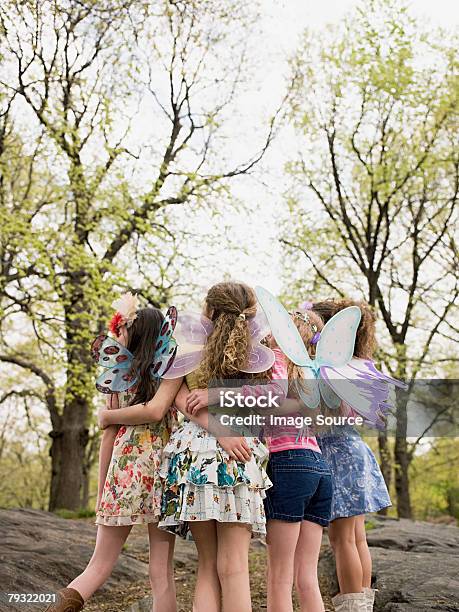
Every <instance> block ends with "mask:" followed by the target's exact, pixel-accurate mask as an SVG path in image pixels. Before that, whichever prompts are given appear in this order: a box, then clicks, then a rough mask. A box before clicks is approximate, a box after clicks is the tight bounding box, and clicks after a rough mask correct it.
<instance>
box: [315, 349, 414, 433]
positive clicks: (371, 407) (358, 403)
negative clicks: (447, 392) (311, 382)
mask: <svg viewBox="0 0 459 612" xmlns="http://www.w3.org/2000/svg"><path fill="white" fill-rule="evenodd" d="M320 374H321V376H322V377H323V379H324V380H325V381H326V382H327V383H328V384H329V385H330V387H331V388H332V389H333V391H334V392H335V393H336V394H337V395H338V396H339V397H340V398H341V399H342V400H343V401H344V402H346V403H347V404H348V405H349V406H350V407H351V408H352V409H353V410H355V411H356V412H357V413H358V414H360V416H362V417H363V418H364V419H365V421H366V422H367V423H368V424H370V425H373V426H376V427H379V426H380V424H381V416H384V414H386V413H387V412H388V411H389V410H390V409H391V408H392V407H393V404H392V397H391V389H392V387H393V386H397V387H400V388H405V387H406V385H405V383H403V382H401V381H398V380H396V379H395V378H391V377H390V376H387V375H386V374H384V373H383V372H380V371H379V370H378V369H377V368H376V367H375V365H374V363H373V362H372V361H370V360H369V359H357V358H356V357H354V358H352V359H351V360H350V361H349V363H348V364H347V365H344V366H336V367H330V366H322V367H321V368H320Z"/></svg>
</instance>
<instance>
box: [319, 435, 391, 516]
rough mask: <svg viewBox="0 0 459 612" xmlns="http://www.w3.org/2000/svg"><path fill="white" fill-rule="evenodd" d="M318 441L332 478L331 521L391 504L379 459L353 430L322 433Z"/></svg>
mask: <svg viewBox="0 0 459 612" xmlns="http://www.w3.org/2000/svg"><path fill="white" fill-rule="evenodd" d="M317 441H318V442H319V446H320V448H321V450H322V453H323V457H324V459H325V460H326V462H327V463H328V465H329V467H330V471H331V474H332V479H333V502H332V510H331V520H332V521H333V520H335V519H337V518H346V517H350V516H358V515H360V514H365V513H367V512H378V510H382V509H383V508H387V507H389V506H391V505H392V503H391V501H390V497H389V492H388V490H387V487H386V483H385V481H384V477H383V475H382V472H381V469H380V467H379V465H378V462H377V461H376V458H375V456H374V454H373V452H372V451H371V449H370V448H369V447H368V445H367V444H365V442H364V441H363V440H362V438H361V437H360V436H359V434H358V433H357V432H356V431H355V430H352V429H351V430H349V429H346V430H344V429H343V431H342V432H340V433H327V434H323V435H322V436H321V437H320V438H317Z"/></svg>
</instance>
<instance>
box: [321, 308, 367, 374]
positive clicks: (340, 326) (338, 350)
mask: <svg viewBox="0 0 459 612" xmlns="http://www.w3.org/2000/svg"><path fill="white" fill-rule="evenodd" d="M361 317H362V313H361V312H360V308H359V307H358V306H349V307H348V308H344V309H343V310H340V311H339V312H338V313H337V314H335V315H334V316H333V317H332V318H331V319H330V320H329V321H328V322H327V323H326V324H325V325H324V328H323V330H322V331H321V332H320V340H319V342H318V343H317V350H316V361H317V364H318V365H319V366H322V365H327V366H343V365H345V364H346V363H349V362H350V360H351V359H352V357H353V355H354V345H355V338H356V335H357V329H358V327H359V323H360V319H361Z"/></svg>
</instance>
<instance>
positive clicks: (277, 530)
mask: <svg viewBox="0 0 459 612" xmlns="http://www.w3.org/2000/svg"><path fill="white" fill-rule="evenodd" d="M300 530H301V522H300V521H298V522H297V523H289V522H287V521H278V520H275V519H270V520H269V521H268V524H267V532H268V537H267V542H268V612H293V603H292V587H293V579H294V573H295V550H296V547H297V544H298V540H299V537H300Z"/></svg>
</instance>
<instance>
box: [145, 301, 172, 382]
mask: <svg viewBox="0 0 459 612" xmlns="http://www.w3.org/2000/svg"><path fill="white" fill-rule="evenodd" d="M176 324H177V309H176V308H175V306H170V307H169V308H168V309H167V312H166V316H165V317H164V321H163V324H162V326H161V330H160V332H159V335H158V339H157V341H156V348H155V358H154V361H153V364H152V366H151V373H152V375H153V376H155V377H157V378H161V376H163V375H164V374H165V373H166V372H167V371H168V370H169V369H170V368H171V366H172V364H173V362H174V359H175V356H176V354H177V343H176V342H175V340H174V339H173V338H172V334H173V333H174V329H175V326H176Z"/></svg>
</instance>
